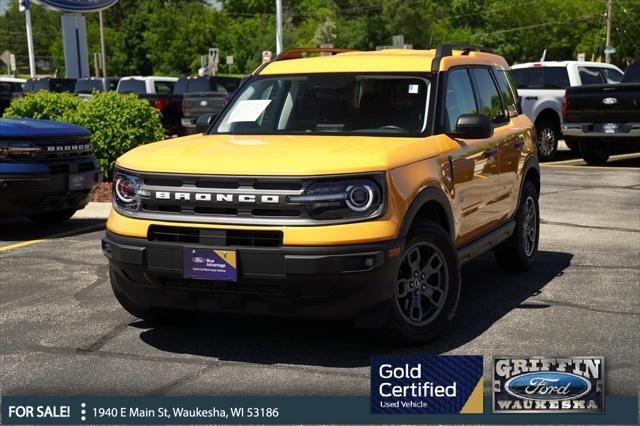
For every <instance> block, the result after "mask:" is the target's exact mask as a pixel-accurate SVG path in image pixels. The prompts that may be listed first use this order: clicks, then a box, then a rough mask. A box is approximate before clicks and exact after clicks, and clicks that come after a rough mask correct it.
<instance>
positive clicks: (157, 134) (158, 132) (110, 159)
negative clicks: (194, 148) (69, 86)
mask: <svg viewBox="0 0 640 426" xmlns="http://www.w3.org/2000/svg"><path fill="white" fill-rule="evenodd" d="M73 122H74V123H75V124H78V125H80V126H82V127H86V128H87V129H89V131H90V132H91V142H92V143H93V148H94V152H95V155H96V157H97V158H98V161H99V162H100V168H101V169H102V173H103V175H104V176H105V178H107V179H110V178H111V176H112V173H113V166H114V164H115V161H116V159H117V158H118V157H119V156H121V155H122V154H124V153H125V152H127V151H129V150H131V149H133V148H135V147H137V146H139V145H144V144H146V143H149V142H155V141H159V140H161V139H163V137H164V131H163V130H162V123H161V122H160V113H159V112H158V111H157V110H156V109H155V108H153V107H152V106H150V105H149V103H148V102H147V101H146V100H143V99H140V98H138V97H137V96H136V95H133V94H130V95H120V94H118V93H115V92H106V93H96V94H94V95H93V96H92V97H91V98H89V99H87V100H86V101H85V102H84V103H83V105H82V107H81V108H80V109H79V114H77V116H76V118H75V119H74V121H73Z"/></svg>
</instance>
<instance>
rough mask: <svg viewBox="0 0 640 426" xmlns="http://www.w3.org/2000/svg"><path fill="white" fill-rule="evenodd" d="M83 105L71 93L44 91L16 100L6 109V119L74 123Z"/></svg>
mask: <svg viewBox="0 0 640 426" xmlns="http://www.w3.org/2000/svg"><path fill="white" fill-rule="evenodd" d="M81 104H82V101H81V100H80V99H79V98H77V97H76V96H73V95H72V94H70V93H52V92H48V91H44V90H43V91H40V92H37V93H28V94H27V95H26V96H24V97H22V98H17V99H14V100H13V101H12V102H11V105H9V107H8V108H7V109H5V111H4V117H23V118H40V119H42V120H54V121H73V117H74V116H75V114H76V113H77V111H78V108H80V106H81Z"/></svg>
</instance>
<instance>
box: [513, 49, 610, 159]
mask: <svg viewBox="0 0 640 426" xmlns="http://www.w3.org/2000/svg"><path fill="white" fill-rule="evenodd" d="M511 70H512V74H513V79H514V80H515V84H516V87H517V88H518V94H519V95H520V98H521V102H522V111H523V112H524V113H525V114H526V115H527V116H528V117H529V118H530V119H531V121H532V122H533V123H535V126H536V132H537V133H538V158H540V160H542V161H548V160H551V159H553V157H555V155H556V151H557V148H558V139H560V138H561V137H562V134H561V125H562V99H563V97H564V92H565V89H566V88H567V87H570V86H582V85H587V84H612V83H619V82H620V81H621V80H622V71H621V70H620V68H618V67H616V66H615V65H611V64H605V63H601V62H578V61H562V62H551V61H550V62H531V63H526V64H517V65H513V66H512V67H511ZM565 143H566V144H567V146H568V147H569V148H571V149H572V150H577V149H578V143H577V141H575V140H573V139H571V138H570V137H569V138H565Z"/></svg>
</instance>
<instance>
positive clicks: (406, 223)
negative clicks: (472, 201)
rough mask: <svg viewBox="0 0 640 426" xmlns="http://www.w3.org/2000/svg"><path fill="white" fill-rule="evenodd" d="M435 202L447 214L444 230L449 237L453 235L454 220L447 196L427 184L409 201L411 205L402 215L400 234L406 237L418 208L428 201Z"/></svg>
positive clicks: (440, 190)
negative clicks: (447, 227) (446, 227)
mask: <svg viewBox="0 0 640 426" xmlns="http://www.w3.org/2000/svg"><path fill="white" fill-rule="evenodd" d="M432 201H433V202H436V203H438V205H440V207H442V210H444V212H445V214H446V215H447V222H448V223H449V229H446V231H447V232H448V233H449V235H451V238H454V236H455V222H454V220H453V211H452V209H451V203H450V201H449V198H448V197H447V196H446V194H445V193H444V191H443V190H442V189H440V188H437V187H434V186H429V187H427V188H425V189H423V190H422V191H420V193H419V194H418V195H417V196H416V197H415V198H414V199H413V201H412V202H411V206H409V208H408V209H407V213H406V214H405V215H404V219H403V220H402V225H400V236H401V237H406V236H407V234H408V233H409V229H410V228H411V225H412V224H413V221H414V219H415V218H416V215H417V214H418V212H419V211H420V209H421V208H422V207H423V206H424V205H425V204H427V203H428V202H432Z"/></svg>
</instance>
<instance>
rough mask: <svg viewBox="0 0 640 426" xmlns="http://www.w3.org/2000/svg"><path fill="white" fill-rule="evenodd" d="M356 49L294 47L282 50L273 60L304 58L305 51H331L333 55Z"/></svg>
mask: <svg viewBox="0 0 640 426" xmlns="http://www.w3.org/2000/svg"><path fill="white" fill-rule="evenodd" d="M354 51H355V50H354V49H339V48H334V47H294V48H292V49H287V50H285V51H283V52H280V54H279V55H278V56H276V58H275V59H274V60H273V61H272V62H275V61H286V60H288V59H299V58H302V56H303V55H304V54H305V53H331V54H332V55H337V54H338V53H344V52H354Z"/></svg>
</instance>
